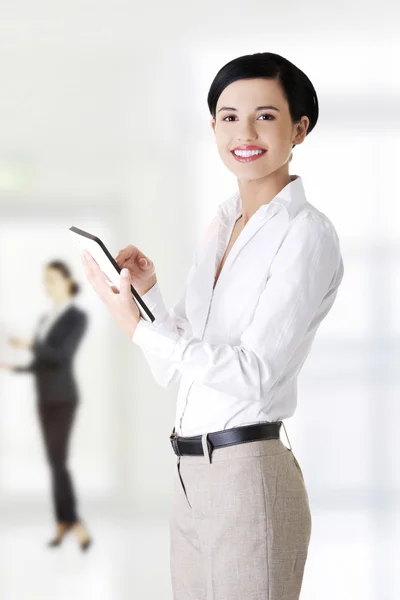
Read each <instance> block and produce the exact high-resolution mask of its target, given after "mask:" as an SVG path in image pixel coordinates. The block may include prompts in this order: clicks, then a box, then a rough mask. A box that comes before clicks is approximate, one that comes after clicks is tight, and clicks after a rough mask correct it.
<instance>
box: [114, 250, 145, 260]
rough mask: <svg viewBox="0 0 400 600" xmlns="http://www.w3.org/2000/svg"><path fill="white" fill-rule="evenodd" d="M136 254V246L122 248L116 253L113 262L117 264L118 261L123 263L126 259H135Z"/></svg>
mask: <svg viewBox="0 0 400 600" xmlns="http://www.w3.org/2000/svg"><path fill="white" fill-rule="evenodd" d="M138 252H139V250H138V248H136V246H126V248H123V249H122V250H120V251H119V252H118V254H117V256H116V258H115V260H116V262H118V261H119V260H122V261H125V260H127V259H128V258H132V257H135V256H136V255H137V254H138Z"/></svg>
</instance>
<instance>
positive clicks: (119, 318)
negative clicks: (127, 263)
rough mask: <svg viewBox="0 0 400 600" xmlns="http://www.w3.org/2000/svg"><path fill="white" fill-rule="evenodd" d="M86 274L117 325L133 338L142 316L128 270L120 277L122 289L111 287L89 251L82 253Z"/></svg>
mask: <svg viewBox="0 0 400 600" xmlns="http://www.w3.org/2000/svg"><path fill="white" fill-rule="evenodd" d="M82 263H83V268H84V270H85V274H86V277H87V279H88V280H89V282H90V283H91V285H92V287H93V289H94V291H95V292H96V293H97V295H98V296H99V297H100V299H101V300H102V301H103V302H104V304H105V305H106V307H107V308H108V310H109V311H110V313H111V314H112V316H113V317H114V319H115V321H116V322H117V324H118V325H119V326H120V327H121V329H122V330H123V331H124V332H125V333H126V334H127V335H128V336H129V337H132V336H133V334H134V332H135V330H136V326H137V324H138V323H139V321H140V319H141V316H140V312H139V309H138V307H137V305H136V302H135V301H134V299H133V296H132V292H131V278H130V274H129V271H128V269H126V268H124V269H122V271H121V275H120V284H119V285H120V289H119V290H118V289H117V288H116V287H115V286H110V285H109V284H108V283H107V281H106V279H105V275H104V273H103V271H102V270H101V269H100V267H99V265H98V264H97V262H96V261H95V260H94V258H93V257H92V256H91V255H90V254H89V252H88V251H87V250H85V251H84V252H83V253H82Z"/></svg>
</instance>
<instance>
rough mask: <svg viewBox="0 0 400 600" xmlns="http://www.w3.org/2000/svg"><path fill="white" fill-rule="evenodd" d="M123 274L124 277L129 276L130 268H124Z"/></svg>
mask: <svg viewBox="0 0 400 600" xmlns="http://www.w3.org/2000/svg"><path fill="white" fill-rule="evenodd" d="M121 275H122V277H129V270H128V269H122V271H121Z"/></svg>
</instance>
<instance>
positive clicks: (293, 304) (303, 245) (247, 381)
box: [132, 215, 342, 397]
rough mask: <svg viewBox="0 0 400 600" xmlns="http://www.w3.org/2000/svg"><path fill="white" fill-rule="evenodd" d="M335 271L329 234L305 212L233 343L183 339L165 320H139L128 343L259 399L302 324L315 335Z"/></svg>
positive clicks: (335, 246) (335, 251) (214, 384)
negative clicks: (245, 324) (238, 339)
mask: <svg viewBox="0 0 400 600" xmlns="http://www.w3.org/2000/svg"><path fill="white" fill-rule="evenodd" d="M341 276H342V260H341V255H340V249H339V241H338V238H337V235H336V232H335V231H334V230H333V229H332V228H331V227H330V226H329V225H328V224H327V223H326V222H325V221H322V220H321V219H320V218H318V217H312V216H310V215H305V217H303V218H302V219H301V220H300V221H299V222H297V223H294V225H293V228H292V230H291V231H290V232H289V233H288V236H287V238H286V239H285V241H284V242H283V243H282V245H281V247H280V249H279V251H278V253H277V254H276V256H275V259H274V261H273V263H272V265H271V270H270V275H269V279H268V281H267V284H266V286H265V288H264V290H263V292H262V294H261V295H260V298H259V302H258V305H257V307H256V310H255V313H254V317H253V320H252V322H251V323H250V325H249V326H248V327H247V328H246V329H245V330H244V331H243V333H242V335H241V337H240V343H239V344H238V345H230V344H209V343H207V342H204V341H201V340H199V339H196V338H193V337H191V338H189V339H185V338H184V337H183V336H182V335H181V333H180V331H179V328H178V327H174V321H173V320H172V319H169V318H168V317H166V318H165V321H164V322H163V323H162V324H161V325H159V326H156V325H155V323H148V322H146V321H144V320H141V321H140V322H139V324H138V326H137V328H136V330H135V333H134V335H133V336H132V340H133V341H134V342H135V343H137V344H138V345H139V346H140V347H141V348H142V349H145V350H147V351H149V352H152V353H154V354H155V355H157V356H160V357H161V358H163V359H164V360H165V361H169V363H170V364H171V365H173V366H175V368H176V369H178V370H179V371H180V372H181V373H185V374H188V375H189V376H190V377H191V378H193V379H195V380H197V381H199V382H201V383H203V384H204V385H207V386H209V387H211V388H213V389H217V390H221V391H223V392H225V393H228V394H232V395H233V396H236V397H245V396H248V394H249V393H251V394H253V395H254V392H255V390H257V392H258V393H257V396H258V397H265V394H266V393H268V392H269V391H270V390H271V388H272V387H273V385H274V384H275V382H276V381H277V379H278V378H279V376H280V375H281V374H282V372H283V370H284V368H285V366H286V365H287V363H288V362H289V361H290V359H291V357H292V356H293V353H294V352H295V350H296V348H297V347H298V345H299V344H300V342H301V341H302V339H303V337H304V335H305V334H306V332H307V331H308V329H309V328H310V330H312V331H313V333H315V331H316V329H317V327H318V325H319V323H320V322H321V320H322V318H323V317H324V316H326V314H327V312H328V311H329V309H330V307H331V306H332V303H333V301H334V298H335V295H336V291H337V288H338V285H339V283H340V280H341ZM316 316H318V318H317V319H316Z"/></svg>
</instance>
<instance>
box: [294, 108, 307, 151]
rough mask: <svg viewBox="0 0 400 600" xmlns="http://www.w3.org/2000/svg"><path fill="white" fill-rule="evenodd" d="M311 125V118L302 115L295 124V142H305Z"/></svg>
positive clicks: (297, 143)
mask: <svg viewBox="0 0 400 600" xmlns="http://www.w3.org/2000/svg"><path fill="white" fill-rule="evenodd" d="M309 125H310V119H309V118H308V117H306V116H305V115H304V116H303V117H301V119H300V121H299V122H298V123H296V125H295V126H294V137H293V139H292V143H293V144H296V146H298V145H299V144H302V143H303V142H304V140H305V138H306V135H307V130H308V127H309Z"/></svg>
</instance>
